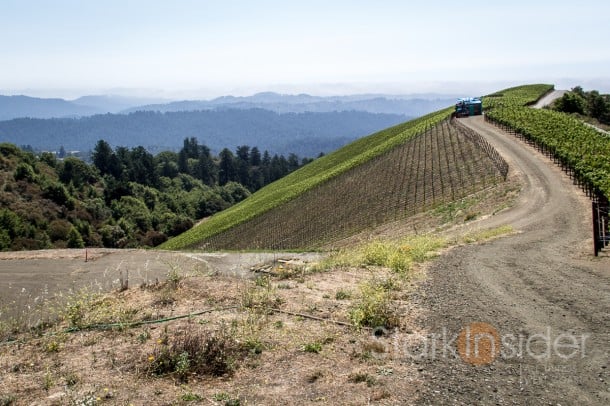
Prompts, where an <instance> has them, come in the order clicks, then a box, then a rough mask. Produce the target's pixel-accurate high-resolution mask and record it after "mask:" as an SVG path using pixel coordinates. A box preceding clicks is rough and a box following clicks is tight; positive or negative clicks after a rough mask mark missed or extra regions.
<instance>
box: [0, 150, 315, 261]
mask: <svg viewBox="0 0 610 406" xmlns="http://www.w3.org/2000/svg"><path fill="white" fill-rule="evenodd" d="M92 157H93V164H91V165H90V164H87V163H85V162H83V161H81V160H80V159H78V158H74V157H68V158H66V159H63V160H59V159H57V158H56V156H55V154H52V153H48V152H47V153H42V154H40V155H39V156H36V155H34V154H33V153H31V152H25V151H22V150H20V149H19V148H17V147H16V146H14V145H12V144H7V143H3V144H0V185H1V186H0V250H22V249H42V248H52V247H70V248H78V247H85V246H88V247H101V246H104V247H140V246H155V245H158V244H160V243H162V242H164V241H165V240H167V239H168V238H169V237H171V236H174V235H178V234H180V233H182V232H183V231H185V230H188V229H189V228H191V227H192V226H193V224H194V223H195V221H196V220H197V219H200V218H202V217H206V216H209V215H212V214H214V213H216V212H218V211H220V210H223V209H226V208H228V207H230V206H231V205H233V204H235V203H237V202H239V201H241V200H243V199H245V198H246V197H248V196H249V195H250V193H251V192H253V191H256V190H257V189H259V188H261V187H262V186H264V185H266V184H268V183H270V182H272V181H274V180H276V179H279V178H281V177H283V176H284V175H286V174H288V173H290V172H292V171H294V170H295V169H297V168H299V167H300V166H302V165H304V164H306V163H308V162H309V160H308V159H303V160H300V159H299V158H298V157H297V156H296V155H295V154H290V155H289V156H288V157H287V158H286V157H284V156H283V155H281V156H278V155H273V156H272V155H270V154H269V153H268V152H267V151H264V152H262V153H261V152H260V150H259V149H258V148H257V147H252V148H250V147H249V146H245V145H244V146H239V147H237V149H236V151H235V153H233V152H232V151H230V150H229V149H226V148H225V149H223V150H222V151H221V152H220V154H219V156H214V155H213V154H212V153H211V152H210V149H209V148H208V147H207V146H205V145H200V144H199V143H198V141H197V140H196V139H195V138H187V139H185V140H184V141H183V145H182V148H181V149H180V151H179V152H178V153H175V152H162V153H160V154H157V155H156V156H153V155H152V154H151V153H149V152H148V151H146V149H145V148H143V147H141V146H139V147H135V148H131V149H129V148H126V147H118V148H116V149H113V148H112V147H111V146H110V145H109V144H108V143H107V142H106V141H98V143H97V144H96V146H95V148H94V152H93V156H92Z"/></svg>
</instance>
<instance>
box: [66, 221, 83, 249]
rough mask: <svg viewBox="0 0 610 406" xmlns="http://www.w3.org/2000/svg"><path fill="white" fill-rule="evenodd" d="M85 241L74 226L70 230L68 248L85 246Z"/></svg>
mask: <svg viewBox="0 0 610 406" xmlns="http://www.w3.org/2000/svg"><path fill="white" fill-rule="evenodd" d="M84 246H85V242H84V241H83V237H82V236H81V235H80V233H79V232H78V230H77V229H76V228H75V227H74V226H72V227H71V228H70V231H69V232H68V248H83V247H84Z"/></svg>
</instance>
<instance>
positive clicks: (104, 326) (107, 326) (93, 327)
mask: <svg viewBox="0 0 610 406" xmlns="http://www.w3.org/2000/svg"><path fill="white" fill-rule="evenodd" d="M238 307H239V306H228V307H221V308H215V309H208V310H202V311H200V312H196V313H189V314H183V315H180V316H173V317H165V318H163V319H157V320H141V321H134V322H130V323H108V324H90V325H88V326H82V327H77V326H75V327H70V328H67V329H65V330H62V331H61V332H59V333H76V332H78V331H89V330H101V331H104V330H112V329H113V328H133V327H138V326H142V325H146V324H159V323H165V322H168V321H172V320H179V319H186V318H187V317H194V316H201V315H202V314H206V313H212V312H216V311H224V310H231V309H237V308H238ZM55 334H58V332H52V333H47V334H44V335H46V336H52V335H55ZM17 341H18V340H16V339H12V338H8V339H7V340H6V341H3V342H1V343H0V345H8V344H12V343H15V342H17Z"/></svg>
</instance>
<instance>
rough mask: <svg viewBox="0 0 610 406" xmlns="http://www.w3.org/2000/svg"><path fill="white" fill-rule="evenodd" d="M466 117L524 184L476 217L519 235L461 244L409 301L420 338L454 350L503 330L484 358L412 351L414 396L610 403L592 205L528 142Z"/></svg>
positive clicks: (608, 333) (609, 263)
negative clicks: (508, 204) (507, 202)
mask: <svg viewBox="0 0 610 406" xmlns="http://www.w3.org/2000/svg"><path fill="white" fill-rule="evenodd" d="M463 122H464V123H465V124H466V125H468V126H469V127H471V128H472V129H474V130H476V131H477V132H479V133H480V134H483V135H484V136H485V137H486V139H487V140H488V141H489V142H491V143H492V144H493V145H494V146H495V147H496V148H497V149H498V151H499V152H500V153H501V154H502V155H503V156H504V157H505V159H506V160H507V161H509V164H510V165H511V171H512V173H511V175H512V176H518V177H519V178H521V179H522V182H523V185H524V186H523V190H522V193H521V195H520V197H519V199H518V201H517V204H516V205H515V206H514V207H513V208H511V209H509V210H507V211H505V212H503V213H500V214H498V215H497V216H495V217H492V218H490V219H486V220H483V221H482V222H481V223H480V226H481V227H487V226H489V225H493V224H502V223H504V224H506V223H508V224H512V225H513V227H514V228H515V229H516V230H517V231H519V233H518V234H516V235H513V236H510V237H506V238H503V239H499V240H495V241H493V242H489V243H486V244H483V245H480V246H465V247H459V248H456V249H454V250H451V251H449V252H447V253H446V254H445V255H443V256H442V257H441V258H440V259H439V260H437V261H435V263H434V264H433V265H432V266H431V267H430V268H429V270H428V278H427V280H426V281H425V282H424V283H423V284H422V285H421V286H420V289H419V290H418V291H417V292H416V293H415V294H414V296H413V298H412V300H414V301H415V302H416V303H418V304H419V306H420V308H421V310H422V312H421V317H420V318H419V320H418V322H417V324H418V326H419V328H420V331H419V333H420V334H422V337H424V338H425V339H423V340H422V342H421V345H425V344H426V343H427V344H428V345H430V344H431V342H434V341H436V345H437V346H438V345H442V342H447V341H449V346H450V347H451V348H454V349H455V348H456V344H455V343H456V342H458V341H459V340H457V341H456V340H454V341H450V340H451V338H453V337H454V336H455V335H458V334H460V332H461V331H462V332H463V331H467V330H464V329H465V328H466V327H467V326H469V325H471V323H474V322H483V323H486V324H487V325H489V326H491V328H492V329H494V330H495V332H496V334H497V335H495V337H496V339H494V340H491V339H489V340H487V341H488V342H489V343H492V342H493V343H494V344H495V345H496V352H494V354H493V355H494V356H493V357H491V358H488V359H483V360H480V361H482V362H480V363H482V364H483V365H478V366H477V365H473V364H472V363H469V362H465V361H464V359H463V357H462V356H460V355H463V354H460V353H459V351H458V352H457V353H456V352H451V351H446V352H441V351H437V352H436V353H435V354H432V353H431V352H430V351H429V348H428V351H427V352H425V353H424V355H423V356H422V357H421V359H418V360H413V359H412V357H407V358H406V359H410V361H408V362H413V364H414V365H418V367H419V369H418V371H419V373H420V376H421V378H422V380H423V387H422V388H421V392H420V393H419V396H418V398H417V400H416V401H414V402H415V403H418V404H464V405H467V404H536V405H538V404H540V405H543V404H544V405H550V404H552V405H559V404H562V405H566V404H588V405H592V404H599V405H607V404H609V403H610V382H609V380H608V379H609V376H608V367H610V365H609V354H610V259H609V258H608V256H607V254H606V256H605V257H600V258H593V257H592V248H591V245H592V243H591V239H590V233H591V231H590V230H591V226H590V217H589V216H590V211H591V206H590V202H589V201H588V199H586V198H585V197H584V195H583V194H582V193H581V192H580V191H579V190H578V189H577V188H576V187H575V186H573V185H572V184H571V182H570V181H569V179H568V178H567V176H565V175H564V174H563V173H562V172H561V171H560V170H559V169H558V168H557V167H555V166H554V165H553V164H552V163H550V162H549V161H548V160H547V159H546V158H544V157H543V156H542V155H540V154H539V153H538V152H537V151H536V150H534V149H533V148H532V147H530V146H528V145H525V144H524V143H521V142H520V141H517V140H516V139H515V138H514V137H513V136H510V135H508V134H506V133H504V132H502V131H500V130H498V129H496V128H495V127H493V126H491V125H488V124H487V123H485V122H484V121H483V118H482V117H476V118H469V119H465V120H463ZM473 331H474V330H473ZM445 332H446V336H445V338H446V340H443V338H444V336H443V334H444V333H445ZM491 336H494V335H491ZM481 337H482V340H483V341H485V339H486V338H489V337H490V335H489V334H488V335H486V336H485V335H481ZM438 348H440V349H441V350H443V351H444V347H438ZM471 349H472V348H471ZM483 358H485V357H483ZM489 360H492V361H493V362H491V363H487V362H484V361H489Z"/></svg>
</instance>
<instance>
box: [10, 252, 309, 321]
mask: <svg viewBox="0 0 610 406" xmlns="http://www.w3.org/2000/svg"><path fill="white" fill-rule="evenodd" d="M318 257H319V255H317V254H291V253H281V254H279V253H195V252H192V253H188V252H186V253H185V252H168V251H153V250H135V249H134V250H119V249H106V248H89V249H87V250H85V249H75V250H41V251H19V252H0V280H2V284H0V320H2V318H3V317H5V318H6V317H7V316H10V317H14V316H20V314H21V313H23V312H28V313H29V310H31V308H32V307H34V306H35V305H38V304H40V303H42V302H44V301H45V300H49V299H53V298H54V297H56V296H65V295H67V294H69V293H70V292H73V291H77V290H81V289H87V290H89V291H93V292H108V291H110V290H113V289H118V288H119V287H120V286H121V280H122V281H123V283H127V284H128V286H131V287H137V286H140V285H142V284H150V283H154V282H155V281H163V280H165V279H166V278H167V276H168V274H169V273H170V272H172V271H173V270H178V271H179V272H183V271H184V270H188V272H187V274H201V275H203V274H211V275H213V274H217V273H221V274H223V275H228V276H239V277H252V276H253V273H252V272H251V271H250V268H251V267H253V266H255V265H257V264H260V263H267V262H273V261H274V260H277V259H293V258H306V259H309V260H311V259H315V258H318ZM186 276H188V275H186ZM28 306H29V308H28ZM28 317H32V316H31V315H30V314H28ZM32 321H33V322H35V320H32Z"/></svg>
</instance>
